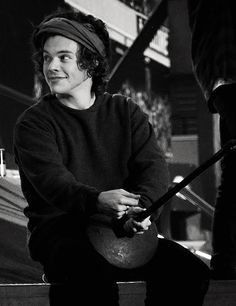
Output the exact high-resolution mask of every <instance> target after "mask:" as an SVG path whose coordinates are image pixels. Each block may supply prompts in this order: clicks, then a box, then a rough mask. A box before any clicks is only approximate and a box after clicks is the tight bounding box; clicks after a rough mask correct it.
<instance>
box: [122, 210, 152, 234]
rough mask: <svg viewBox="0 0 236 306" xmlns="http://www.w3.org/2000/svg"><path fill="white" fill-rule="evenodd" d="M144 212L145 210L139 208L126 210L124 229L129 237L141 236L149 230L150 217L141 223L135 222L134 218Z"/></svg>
mask: <svg viewBox="0 0 236 306" xmlns="http://www.w3.org/2000/svg"><path fill="white" fill-rule="evenodd" d="M144 210H146V209H145V208H141V207H130V208H129V209H128V211H127V212H126V214H127V217H128V218H129V219H128V220H127V221H126V223H125V224H124V229H125V231H126V232H127V233H129V234H131V235H134V234H143V233H144V232H145V231H147V230H148V229H149V227H150V225H151V221H150V217H147V218H146V219H144V220H143V221H141V222H138V221H135V217H137V215H138V214H139V213H140V212H142V211H144Z"/></svg>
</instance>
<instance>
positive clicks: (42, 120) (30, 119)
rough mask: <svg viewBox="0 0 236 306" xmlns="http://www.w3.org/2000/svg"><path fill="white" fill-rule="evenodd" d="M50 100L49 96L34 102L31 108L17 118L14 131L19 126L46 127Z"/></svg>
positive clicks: (48, 118) (48, 119)
mask: <svg viewBox="0 0 236 306" xmlns="http://www.w3.org/2000/svg"><path fill="white" fill-rule="evenodd" d="M51 99H52V98H51V97H49V96H45V97H42V98H41V99H40V100H38V101H37V102H35V104H33V105H32V106H30V107H29V108H27V109H26V110H25V111H24V112H23V113H22V114H21V115H20V116H19V117H18V118H17V121H16V124H15V129H17V128H18V127H19V126H21V125H22V124H23V125H26V124H27V125H28V126H36V127H40V126H42V127H43V126H44V128H46V127H47V126H48V124H47V122H49V121H50V117H51V115H50V102H49V101H50V100H51Z"/></svg>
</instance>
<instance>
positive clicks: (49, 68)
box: [43, 35, 88, 96]
mask: <svg viewBox="0 0 236 306" xmlns="http://www.w3.org/2000/svg"><path fill="white" fill-rule="evenodd" d="M78 50H79V45H78V44H77V43H76V42H75V41H73V40H71V39H68V38H66V37H64V36H60V35H56V36H51V37H49V38H48V39H47V40H46V41H45V44H44V50H43V73H44V77H45V80H46V82H47V84H48V86H49V88H50V90H51V92H52V93H54V94H62V95H72V96H73V95H74V94H75V93H76V92H77V91H78V90H80V89H81V87H83V86H81V85H82V84H83V83H84V82H85V81H87V80H88V76H87V71H86V70H82V69H80V68H79V66H78V58H77V54H78Z"/></svg>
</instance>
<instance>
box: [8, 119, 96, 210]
mask: <svg viewBox="0 0 236 306" xmlns="http://www.w3.org/2000/svg"><path fill="white" fill-rule="evenodd" d="M14 146H15V153H16V154H15V155H16V161H17V163H18V165H19V168H20V171H21V179H22V189H23V192H24V194H25V197H26V199H27V200H28V201H29V202H30V203H33V204H32V205H34V206H35V209H36V210H38V211H39V210H40V207H36V206H37V205H41V208H42V207H43V206H45V208H46V207H47V210H48V211H51V213H74V212H76V213H87V214H90V213H92V212H93V211H94V210H95V202H96V200H97V196H98V193H99V191H98V190H97V189H96V188H94V187H91V186H88V185H85V184H82V183H81V182H79V181H77V180H76V179H75V177H74V175H73V174H72V173H71V172H70V171H69V170H68V169H67V168H66V167H65V165H64V163H63V158H62V154H61V152H60V151H59V148H58V144H57V141H56V137H55V135H54V133H53V131H52V129H50V127H49V126H47V125H46V123H45V122H40V120H37V121H34V120H33V119H31V120H23V121H21V122H19V123H18V124H17V125H16V128H15V137H14ZM29 190H31V192H29ZM34 195H37V196H35V197H34ZM38 195H39V196H40V198H41V199H42V202H41V203H38V200H36V199H37V197H38ZM43 202H44V203H46V204H47V206H46V205H45V204H44V205H43Z"/></svg>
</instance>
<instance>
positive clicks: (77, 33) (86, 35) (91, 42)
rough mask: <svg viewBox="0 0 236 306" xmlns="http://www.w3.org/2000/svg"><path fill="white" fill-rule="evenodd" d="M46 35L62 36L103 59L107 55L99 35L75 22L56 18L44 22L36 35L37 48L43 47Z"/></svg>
mask: <svg viewBox="0 0 236 306" xmlns="http://www.w3.org/2000/svg"><path fill="white" fill-rule="evenodd" d="M45 33H52V34H57V35H62V36H64V37H66V38H69V39H72V40H74V41H75V42H77V43H79V44H81V45H83V46H85V47H86V48H87V49H89V50H90V51H92V52H93V53H98V54H100V55H101V56H102V57H105V55H106V52H105V46H104V44H103V42H102V41H101V39H100V38H99V37H98V35H97V34H96V33H94V31H92V30H91V29H88V27H86V26H85V25H83V24H82V23H79V22H77V21H75V20H69V19H66V18H61V17H56V18H52V19H50V20H48V21H46V22H42V23H41V24H40V25H39V26H38V28H37V29H36V31H35V33H34V43H35V46H36V47H39V46H40V45H42V43H43V38H44V34H45Z"/></svg>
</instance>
